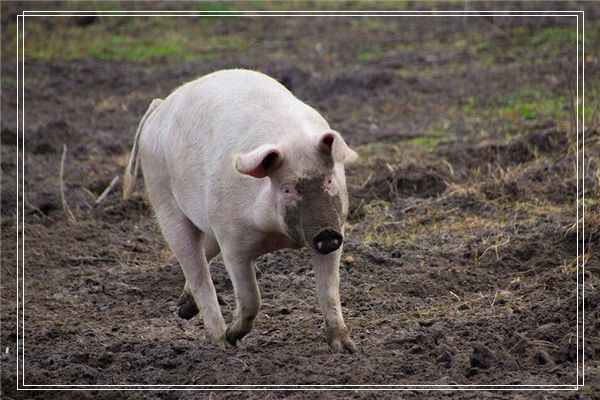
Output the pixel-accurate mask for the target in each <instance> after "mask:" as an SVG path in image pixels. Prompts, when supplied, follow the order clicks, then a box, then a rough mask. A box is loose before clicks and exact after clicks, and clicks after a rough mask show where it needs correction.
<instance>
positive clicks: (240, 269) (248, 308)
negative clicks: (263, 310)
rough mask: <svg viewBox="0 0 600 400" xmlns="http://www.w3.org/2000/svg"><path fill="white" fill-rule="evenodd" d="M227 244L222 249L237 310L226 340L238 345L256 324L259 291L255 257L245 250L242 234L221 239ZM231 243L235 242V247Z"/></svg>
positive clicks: (258, 308)
mask: <svg viewBox="0 0 600 400" xmlns="http://www.w3.org/2000/svg"><path fill="white" fill-rule="evenodd" d="M220 242H221V243H225V244H228V245H226V246H224V247H223V248H222V251H223V261H224V263H225V267H226V268H227V272H228V273H229V277H230V278H231V283H232V284H233V290H234V292H235V303H236V307H235V311H234V313H233V318H232V321H231V324H230V325H229V327H228V328H227V333H226V338H227V341H228V342H229V343H230V344H232V345H233V346H236V345H237V342H238V341H240V340H241V339H242V338H243V337H244V336H246V334H247V333H248V332H250V330H252V327H253V326H254V319H255V318H256V316H257V315H258V312H259V310H260V291H259V289H258V284H257V282H256V272H255V267H254V259H253V257H251V256H249V255H248V253H247V252H245V251H243V250H242V249H241V248H243V247H244V246H243V242H244V239H243V238H242V237H238V238H227V239H226V240H220ZM231 243H235V244H236V245H235V246H232V245H231Z"/></svg>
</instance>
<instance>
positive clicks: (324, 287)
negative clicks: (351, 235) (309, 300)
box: [313, 248, 356, 353]
mask: <svg viewBox="0 0 600 400" xmlns="http://www.w3.org/2000/svg"><path fill="white" fill-rule="evenodd" d="M341 254H342V249H341V248H339V249H338V250H337V251H334V252H332V253H329V254H325V255H323V254H318V253H314V254H313V268H314V271H315V280H316V282H317V298H318V299H319V306H320V308H321V311H322V312H323V319H324V320H325V335H326V336H327V342H328V343H329V347H330V348H331V350H332V351H334V352H342V351H347V352H349V353H354V352H355V351H356V345H355V344H354V342H353V341H352V339H350V336H349V335H348V328H346V324H345V323H344V317H343V316H342V305H341V304H340V290H339V288H340V271H339V268H340V257H341Z"/></svg>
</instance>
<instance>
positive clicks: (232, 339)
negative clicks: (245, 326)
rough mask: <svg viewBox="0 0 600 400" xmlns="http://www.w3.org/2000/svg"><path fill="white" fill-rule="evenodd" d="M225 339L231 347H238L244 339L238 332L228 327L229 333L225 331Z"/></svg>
mask: <svg viewBox="0 0 600 400" xmlns="http://www.w3.org/2000/svg"><path fill="white" fill-rule="evenodd" d="M225 339H226V340H227V342H228V343H229V344H230V345H232V346H233V347H237V344H238V342H239V341H240V340H241V339H242V337H241V336H240V335H238V334H237V333H236V332H234V331H232V330H231V327H228V328H227V331H225Z"/></svg>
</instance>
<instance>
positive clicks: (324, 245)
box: [313, 229, 344, 254]
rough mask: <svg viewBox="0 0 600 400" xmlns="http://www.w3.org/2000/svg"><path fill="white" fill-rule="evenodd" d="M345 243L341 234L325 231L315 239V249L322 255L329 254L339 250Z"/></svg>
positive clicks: (329, 230) (331, 230)
mask: <svg viewBox="0 0 600 400" xmlns="http://www.w3.org/2000/svg"><path fill="white" fill-rule="evenodd" d="M343 241H344V238H343V236H342V234H341V233H339V232H337V231H335V230H333V229H324V230H322V231H321V232H319V234H318V235H317V236H315V238H314V239H313V247H314V248H315V250H317V251H318V252H319V253H321V254H328V253H331V252H332V251H336V250H337V249H339V248H340V246H341V245H342V242H343Z"/></svg>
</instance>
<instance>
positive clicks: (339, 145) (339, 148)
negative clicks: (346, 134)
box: [317, 131, 358, 164]
mask: <svg viewBox="0 0 600 400" xmlns="http://www.w3.org/2000/svg"><path fill="white" fill-rule="evenodd" d="M317 148H318V149H319V151H320V152H321V153H323V154H327V155H331V156H332V157H333V159H334V160H335V161H337V162H341V163H342V164H346V163H352V162H354V161H356V160H358V154H357V153H356V152H355V151H354V150H352V149H351V148H350V147H348V145H347V144H346V142H344V139H342V135H340V134H339V133H337V132H336V131H329V132H326V133H324V134H323V135H321V137H320V138H319V142H318V144H317Z"/></svg>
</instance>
